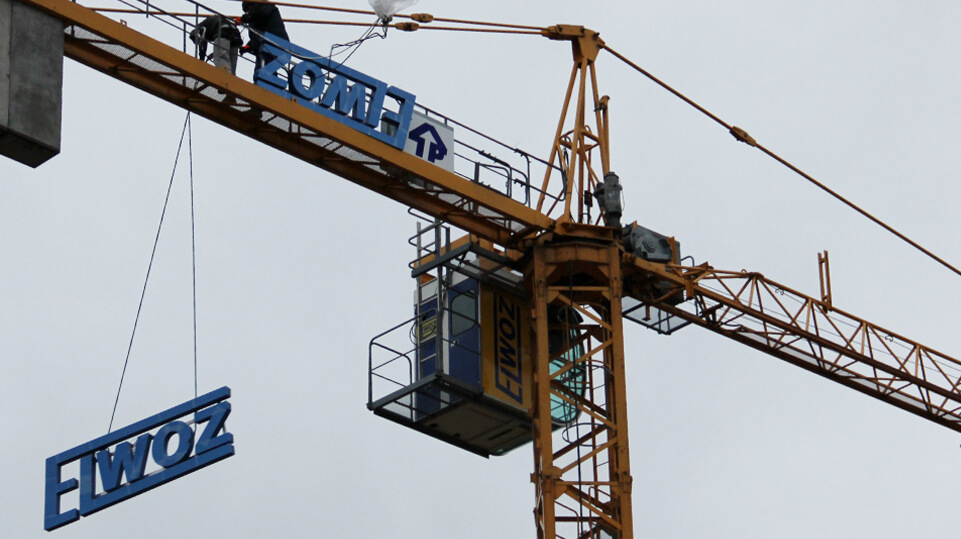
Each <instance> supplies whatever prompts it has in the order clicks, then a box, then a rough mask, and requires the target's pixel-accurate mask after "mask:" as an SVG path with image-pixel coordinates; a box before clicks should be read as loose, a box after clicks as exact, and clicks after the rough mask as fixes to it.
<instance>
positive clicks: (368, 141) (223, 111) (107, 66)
mask: <svg viewBox="0 0 961 539" xmlns="http://www.w3.org/2000/svg"><path fill="white" fill-rule="evenodd" d="M22 1H23V2H24V3H26V4H29V5H32V6H34V7H36V8H38V9H41V10H43V11H45V12H47V13H49V14H52V15H54V16H55V17H58V18H59V19H61V20H62V21H63V22H64V25H65V30H64V35H65V41H64V54H65V55H66V56H67V57H70V58H72V59H74V60H76V61H78V62H80V63H82V64H85V65H87V66H90V67H92V68H94V69H97V70H99V71H101V72H103V73H105V74H107V75H110V76H112V77H114V78H116V79H118V80H121V81H123V82H126V83H128V84H130V85H132V86H135V87H137V88H140V89H142V90H144V91H146V92H148V93H150V94H153V95H155V96H158V97H160V98H162V99H165V100H167V101H169V102H171V103H173V104H175V105H177V106H179V107H182V108H184V109H187V110H189V111H192V112H194V113H197V114H199V115H201V116H204V117H205V118H208V119H210V120H212V121H214V122H216V123H219V124H221V125H223V126H225V127H227V128H229V129H232V130H234V131H237V132H239V133H242V134H245V135H247V136H248V137H251V138H253V139H255V140H258V141H260V142H263V143H264V144H267V145H269V146H272V147H274V148H277V149H279V150H281V151H283V152H285V153H287V154H289V155H291V156H294V157H297V158H299V159H302V160H303V161H305V162H308V163H311V164H313V165H315V166H317V167H319V168H321V169H324V170H327V171H329V172H332V173H333V174H336V175H338V176H340V177H343V178H345V179H347V180H350V181H352V182H355V183H357V184H359V185H362V186H364V187H366V188H368V189H370V190H372V191H374V192H377V193H379V194H381V195H384V196H386V197H389V198H391V199H393V200H396V201H398V202H400V203H402V204H404V205H406V206H409V207H411V208H414V209H416V210H419V211H421V212H424V213H426V214H427V215H430V216H432V217H434V218H436V219H438V220H440V221H443V222H446V223H449V224H451V225H453V226H455V227H457V228H459V229H462V230H464V231H466V232H467V233H468V234H470V235H472V236H471V237H473V236H476V237H478V238H482V239H483V240H486V241H487V242H489V243H490V245H492V246H495V245H496V246H499V248H500V249H501V251H500V252H501V253H502V255H503V257H504V260H506V264H507V266H508V267H510V268H511V269H513V270H515V271H517V272H519V273H521V274H522V275H523V287H524V289H525V291H526V293H527V295H528V299H529V305H530V312H529V315H528V316H529V321H530V328H531V329H532V333H533V335H532V339H533V342H534V343H535V347H534V351H533V354H532V355H533V361H534V386H533V388H534V393H535V394H536V399H535V400H534V405H533V413H532V417H531V424H532V429H533V431H532V439H533V449H534V472H533V474H532V476H531V479H532V482H533V483H534V486H535V510H534V514H535V522H536V527H537V536H538V538H541V539H544V538H554V537H568V538H574V537H577V538H617V539H626V538H630V537H633V515H632V507H631V489H632V478H631V473H630V458H629V454H630V452H629V445H628V427H627V425H628V424H627V404H626V391H627V390H626V387H625V381H626V376H625V368H626V365H625V363H626V362H625V355H624V340H623V335H624V330H623V324H624V320H625V319H626V320H628V321H631V322H635V323H638V324H640V325H643V326H645V327H647V328H649V329H653V330H655V331H658V332H660V333H665V334H671V333H674V332H676V331H678V330H680V329H682V328H684V327H686V326H688V325H697V326H701V327H704V328H706V329H708V330H711V331H713V332H716V333H718V334H720V335H723V336H725V337H727V338H730V339H733V340H735V341H738V342H741V343H743V344H745V345H747V346H750V347H752V348H755V349H757V350H760V351H762V352H764V353H766V354H768V355H771V356H774V357H777V358H780V359H782V360H785V361H787V362H789V363H792V364H795V365H797V366H800V367H802V368H804V369H806V370H809V371H811V372H814V373H816V374H819V375H821V376H824V377H826V378H828V379H830V380H833V381H835V382H838V383H841V384H844V385H846V386H848V387H851V388H854V389H856V390H858V391H861V392H863V393H866V394H868V395H871V396H873V397H875V398H878V399H880V400H882V401H884V402H887V403H889V404H892V405H894V406H897V407H899V408H902V409H905V410H907V411H910V412H912V413H914V414H916V415H919V416H921V417H923V418H925V419H928V420H930V421H933V422H936V423H938V424H941V425H943V426H946V427H948V428H950V429H952V430H955V431H958V432H961V374H959V373H961V362H958V361H957V360H955V359H953V358H951V357H949V356H946V355H944V354H941V353H939V352H936V351H934V350H931V349H929V348H927V347H925V346H923V345H920V344H918V343H916V342H913V341H910V340H908V339H906V338H904V337H901V336H900V335H897V334H896V333H894V332H891V331H888V330H885V329H883V328H880V327H879V326H876V325H874V324H871V323H869V322H867V321H864V320H861V319H859V318H857V317H855V316H853V315H849V314H847V313H845V312H844V311H841V310H839V309H837V308H835V307H834V306H833V305H832V304H831V302H830V299H829V296H828V295H822V298H821V299H815V298H813V297H809V296H806V295H804V294H802V293H800V292H797V291H794V290H792V289H790V288H788V287H786V286H783V285H780V284H778V283H776V282H774V281H771V280H769V279H767V278H765V277H763V276H762V275H760V274H758V273H751V272H725V271H721V270H716V269H714V268H712V267H711V266H710V265H708V264H701V265H687V266H685V265H682V264H680V261H679V260H677V259H676V257H673V256H672V259H671V260H670V261H667V262H664V261H660V262H658V261H652V260H647V259H644V258H643V257H641V256H637V255H636V254H635V253H632V252H629V251H628V250H626V249H625V247H624V245H623V241H622V238H621V228H620V225H619V223H618V221H617V219H619V209H617V208H614V207H606V208H605V207H604V206H603V204H599V210H598V213H597V214H596V215H592V207H593V200H595V199H597V200H598V202H601V200H600V199H601V198H605V199H607V202H611V201H612V200H613V199H619V187H617V188H616V189H614V190H611V188H608V187H606V186H607V185H608V184H609V179H610V175H612V174H613V173H612V171H611V158H610V153H609V151H610V150H609V148H610V140H609V136H610V135H609V134H610V129H609V119H608V99H607V97H606V96H602V95H601V94H600V93H599V91H598V83H597V77H596V72H595V65H594V62H595V60H596V58H597V55H598V54H599V52H600V51H602V50H603V49H604V43H603V41H602V40H600V37H599V35H598V34H597V33H596V32H593V31H590V30H587V29H584V28H583V27H578V26H566V25H559V26H554V27H550V28H547V29H545V30H544V31H543V32H542V33H543V35H544V36H545V37H548V38H550V39H555V40H565V41H570V42H571V44H572V50H573V60H574V65H573V68H572V70H571V76H570V79H569V83H568V87H567V92H566V96H565V100H564V105H563V108H562V112H561V115H560V120H559V122H558V126H557V129H556V131H555V136H554V139H553V141H552V145H551V150H550V159H549V161H550V163H551V165H552V166H548V167H547V171H546V173H545V176H544V178H543V181H542V184H541V189H540V196H539V198H538V199H537V200H536V201H532V205H533V207H531V206H528V205H525V204H523V203H521V202H518V201H516V200H513V199H512V198H510V197H509V196H505V195H504V194H501V193H499V192H496V191H493V190H491V189H488V188H486V187H484V186H481V185H479V184H476V183H474V182H471V181H470V180H468V179H465V178H463V177H461V176H458V175H457V174H454V173H452V172H449V171H446V170H443V169H441V168H439V167H437V166H434V165H432V164H429V163H427V162H426V161H423V160H421V159H419V158H417V157H415V156H412V155H409V154H406V153H404V152H403V151H401V150H399V149H397V148H394V147H391V146H389V145H387V144H385V143H383V142H380V141H377V140H375V139H373V138H371V137H368V136H366V135H364V134H362V133H360V132H358V131H355V130H353V129H351V128H349V127H346V126H344V125H343V124H340V123H338V122H336V121H333V120H330V119H329V118H326V117H324V116H322V115H319V114H308V113H307V112H305V110H304V108H303V107H301V106H300V105H298V104H297V103H294V102H292V101H290V100H287V99H284V98H283V97H280V96H278V95H276V94H274V93H271V92H269V91H267V90H264V89H263V88H260V87H258V86H256V85H254V84H252V83H250V82H247V81H244V80H241V79H239V78H237V77H235V76H232V75H230V74H229V73H227V72H225V71H221V70H219V69H216V68H215V67H213V66H210V65H207V64H205V63H204V62H202V61H200V60H197V59H195V58H192V57H191V56H189V55H187V54H184V53H183V52H181V51H179V50H177V49H174V48H172V47H170V46H168V45H165V44H163V43H161V42H158V41H156V40H154V39H152V38H150V37H148V36H145V35H143V34H141V33H139V32H136V31H134V30H132V29H130V28H128V27H127V26H126V25H123V24H120V23H119V22H116V21H114V20H112V19H110V18H107V17H104V16H102V15H100V14H98V13H95V12H94V11H92V10H90V9H88V8H86V7H83V6H81V5H79V4H76V3H74V2H71V1H69V0H22ZM612 181H613V182H616V176H614V179H613V180H612ZM612 193H613V196H611V194H612ZM612 205H613V206H617V204H613V203H612ZM552 216H553V217H552ZM671 251H672V252H673V253H675V254H676V244H675V243H673V241H672V242H671ZM558 339H559V340H558ZM552 341H555V342H552ZM560 359H564V360H563V361H560ZM573 372H576V373H577V376H576V377H574V378H575V379H576V380H577V383H575V384H572V383H570V382H569V380H570V379H571V374H572V373H573ZM556 403H563V404H564V405H565V406H570V407H572V408H575V409H576V410H577V411H578V412H579V414H578V416H577V417H578V419H576V420H574V421H573V422H572V423H570V424H568V425H566V426H564V427H563V428H562V429H561V432H559V433H558V432H556V426H555V425H554V424H552V420H551V407H552V406H554V405H556Z"/></svg>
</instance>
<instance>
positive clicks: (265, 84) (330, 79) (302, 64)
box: [254, 34, 415, 150]
mask: <svg viewBox="0 0 961 539" xmlns="http://www.w3.org/2000/svg"><path fill="white" fill-rule="evenodd" d="M261 54H263V55H266V56H267V57H268V58H270V57H272V59H269V60H268V61H267V62H265V63H264V66H263V67H261V68H260V69H258V70H257V72H256V73H254V82H255V83H256V84H257V86H260V87H261V88H265V89H267V90H270V91H271V92H274V93H276V94H278V95H280V96H282V97H284V98H287V99H294V100H296V101H297V102H298V103H300V104H301V105H303V106H305V107H307V108H309V109H311V110H313V111H315V112H318V113H320V114H323V115H324V116H326V117H328V118H330V119H332V120H336V121H338V122H340V123H342V124H344V125H346V126H349V127H351V128H353V129H356V130H358V131H360V132H361V133H364V134H367V135H370V136H371V137H374V138H375V139H377V140H379V141H381V142H385V143H387V144H390V145H391V146H394V147H395V148H397V149H400V150H403V149H404V145H405V144H406V142H407V133H408V131H409V130H410V119H411V115H412V114H413V112H414V101H415V97H414V95H413V94H411V93H408V92H405V91H404V90H401V89H400V88H397V87H394V86H388V85H387V84H386V83H384V82H381V81H379V80H377V79H375V78H373V77H370V76H368V75H365V74H363V73H361V72H360V71H357V70H354V69H351V68H349V67H346V66H344V65H341V64H339V63H337V62H335V61H333V60H331V59H330V58H326V57H323V56H320V55H319V54H316V53H313V52H311V51H309V50H307V49H305V48H303V47H300V46H298V45H294V44H293V43H290V42H289V41H286V40H284V39H281V38H279V37H277V36H275V35H273V34H267V35H266V39H265V41H264V43H263V45H262V47H261ZM290 66H293V67H290Z"/></svg>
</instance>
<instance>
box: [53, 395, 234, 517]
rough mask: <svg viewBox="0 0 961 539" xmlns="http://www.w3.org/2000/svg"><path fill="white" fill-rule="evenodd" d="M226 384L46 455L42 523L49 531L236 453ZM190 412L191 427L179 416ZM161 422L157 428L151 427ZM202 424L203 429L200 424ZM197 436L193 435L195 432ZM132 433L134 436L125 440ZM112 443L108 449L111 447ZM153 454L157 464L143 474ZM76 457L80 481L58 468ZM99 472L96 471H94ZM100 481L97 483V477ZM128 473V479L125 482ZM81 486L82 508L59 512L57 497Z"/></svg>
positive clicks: (154, 461)
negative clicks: (229, 425)
mask: <svg viewBox="0 0 961 539" xmlns="http://www.w3.org/2000/svg"><path fill="white" fill-rule="evenodd" d="M228 398H230V388H229V387H222V388H220V389H218V390H216V391H211V392H210V393H207V394H206V395H202V396H200V397H197V398H196V399H193V400H190V401H187V402H185V403H183V404H181V405H179V406H175V407H173V408H171V409H169V410H167V411H164V412H160V413H159V414H156V415H154V416H151V417H148V418H147V419H144V420H142V421H138V422H137V423H134V424H133V425H130V426H127V427H124V428H122V429H119V430H117V431H115V432H111V433H109V434H107V435H105V436H101V437H100V438H97V439H96V440H93V441H92V442H88V443H85V444H83V445H79V446H77V447H75V448H73V449H71V450H69V451H64V452H63V453H60V454H59V455H56V456H53V457H50V458H48V459H47V468H46V492H45V495H44V517H43V527H44V529H46V530H47V531H50V530H53V529H56V528H59V527H60V526H64V525H66V524H70V523H71V522H74V521H76V520H78V519H79V518H80V517H82V516H87V515H89V514H91V513H95V512H97V511H99V510H101V509H104V508H106V507H110V506H111V505H113V504H115V503H118V502H122V501H124V500H126V499H127V498H130V497H132V496H136V495H137V494H140V493H143V492H146V491H148V490H150V489H152V488H154V487H157V486H159V485H162V484H164V483H166V482H168V481H172V480H174V479H176V478H178V477H180V476H182V475H186V474H188V473H190V472H193V471H196V470H199V469H200V468H203V467H205V466H208V465H210V464H213V463H215V462H217V461H220V460H223V459H225V458H227V457H230V456H232V455H233V454H234V443H233V442H234V436H233V434H230V433H228V432H227V429H226V426H225V425H224V422H225V421H226V419H227V416H229V415H230V403H229V402H227V399H228ZM190 414H193V417H192V419H193V424H194V426H195V427H196V431H195V430H194V429H193V428H191V426H190V425H189V424H188V423H187V422H185V421H181V420H180V419H181V418H183V417H184V416H188V415H190ZM157 427H160V429H159V430H157V431H156V432H155V433H153V434H150V433H149V432H148V431H151V430H153V429H155V428H157ZM201 427H202V428H201ZM195 435H196V436H195ZM134 436H136V437H137V438H136V439H135V440H133V441H132V443H131V441H128V440H129V439H131V438H133V437H134ZM111 448H112V449H111ZM148 455H149V457H151V458H152V460H153V464H154V465H155V466H154V467H159V468H158V469H156V470H154V471H152V472H150V473H145V472H146V469H147V464H148V462H147V460H148ZM77 460H79V461H80V474H79V475H80V480H79V481H78V480H77V478H76V477H72V478H69V479H61V468H63V467H64V466H66V465H69V464H70V463H72V462H75V461H77ZM98 472H99V473H98ZM98 476H99V477H100V486H101V488H100V489H98V488H97V477H98ZM124 477H126V481H124ZM78 487H79V489H80V504H79V505H80V507H79V509H77V508H74V509H70V510H68V511H64V512H61V510H60V498H61V496H63V495H64V494H66V493H68V492H71V491H73V490H76V489H77V488H78Z"/></svg>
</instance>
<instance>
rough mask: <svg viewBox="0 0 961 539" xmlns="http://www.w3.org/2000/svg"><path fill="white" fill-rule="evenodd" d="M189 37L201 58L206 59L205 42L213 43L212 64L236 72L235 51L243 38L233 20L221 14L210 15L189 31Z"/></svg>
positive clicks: (241, 43)
mask: <svg viewBox="0 0 961 539" xmlns="http://www.w3.org/2000/svg"><path fill="white" fill-rule="evenodd" d="M190 39H191V41H193V42H194V43H196V44H197V46H198V47H199V48H198V49H197V56H198V57H200V58H201V59H202V60H207V43H213V44H214V50H213V53H212V54H211V55H210V56H211V59H212V60H213V63H214V65H215V66H217V67H219V68H221V69H229V70H230V73H231V74H232V75H236V74H237V52H238V51H239V50H240V46H241V45H243V44H244V40H243V39H241V37H240V30H238V29H237V26H236V25H235V24H234V23H233V21H231V20H230V19H228V18H227V17H224V16H223V15H211V16H209V17H207V18H206V19H204V20H203V21H201V22H200V24H198V25H197V26H196V27H194V29H193V30H191V31H190Z"/></svg>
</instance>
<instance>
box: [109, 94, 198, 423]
mask: <svg viewBox="0 0 961 539" xmlns="http://www.w3.org/2000/svg"><path fill="white" fill-rule="evenodd" d="M185 137H186V138H187V140H188V142H187V144H188V152H189V158H190V235H191V251H192V253H191V257H192V259H193V268H194V269H193V298H194V300H193V311H194V397H196V396H197V270H196V268H197V264H196V259H197V258H196V242H195V241H194V189H193V186H194V175H193V170H194V168H193V141H192V132H191V126H190V112H188V113H187V118H186V119H185V120H184V127H183V130H182V131H181V133H180V142H179V143H178V144H177V154H176V156H175V157H174V165H173V170H172V171H171V172H170V182H169V183H168V184H167V195H166V196H165V197H164V204H163V210H162V211H161V212H160V224H159V225H157V234H156V235H155V236H154V242H153V249H151V251H150V262H149V263H148V264H147V275H146V277H144V282H143V288H142V289H141V291H140V303H139V304H138V305H137V315H136V316H135V317H134V321H133V330H132V331H131V332H130V342H129V343H128V344H127V356H126V357H125V358H124V360H123V370H122V371H121V373H120V384H119V386H118V387H117V396H116V398H114V401H113V411H112V412H110V425H109V426H108V427H107V433H108V434H109V433H110V432H111V431H112V430H113V420H114V417H115V416H116V414H117V404H118V403H119V402H120V391H121V390H122V389H123V380H124V377H125V376H126V374H127V365H128V364H129V363H130V352H131V351H132V350H133V341H134V337H135V336H136V335H137V324H138V323H139V322H140V313H141V312H142V311H143V303H144V298H145V297H146V295H147V283H148V282H149V281H150V272H151V270H152V269H153V263H154V259H155V258H156V256H157V245H158V244H159V243H160V232H161V230H163V224H164V217H165V216H166V215H167V206H168V205H169V203H170V192H171V190H172V189H173V185H174V177H175V176H176V175H177V164H178V163H179V161H180V151H181V149H182V148H183V145H184V138H185Z"/></svg>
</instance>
